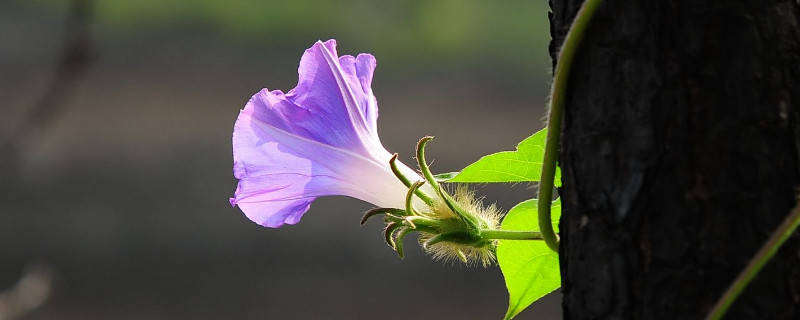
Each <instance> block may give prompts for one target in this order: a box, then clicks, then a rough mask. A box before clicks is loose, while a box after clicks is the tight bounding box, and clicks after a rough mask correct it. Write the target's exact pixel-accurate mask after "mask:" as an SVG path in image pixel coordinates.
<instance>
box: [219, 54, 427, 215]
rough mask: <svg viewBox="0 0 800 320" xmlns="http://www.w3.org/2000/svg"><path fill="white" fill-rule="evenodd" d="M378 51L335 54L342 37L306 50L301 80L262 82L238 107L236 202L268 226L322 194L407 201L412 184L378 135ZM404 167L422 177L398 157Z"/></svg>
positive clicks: (388, 203)
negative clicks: (283, 85) (278, 84)
mask: <svg viewBox="0 0 800 320" xmlns="http://www.w3.org/2000/svg"><path fill="white" fill-rule="evenodd" d="M375 65H376V62H375V57H373V56H372V55H370V54H364V53H362V54H359V55H358V56H356V57H353V56H349V55H345V56H341V57H339V56H338V55H337V53H336V41H335V40H328V41H325V42H321V41H318V42H317V43H315V44H314V45H313V46H312V47H311V48H309V49H308V50H306V51H305V54H303V57H302V59H301V60H300V67H299V69H298V73H299V81H298V83H297V86H296V87H295V88H294V89H292V90H290V91H289V92H287V93H285V94H284V93H283V92H282V91H280V90H274V91H269V90H268V89H263V90H261V91H260V92H258V93H256V94H255V95H254V96H253V97H252V98H251V99H250V101H249V102H248V103H247V104H246V105H245V107H244V109H242V110H241V112H240V113H239V117H238V119H237V120H236V124H235V126H234V130H233V162H234V164H233V171H234V176H235V177H236V178H237V179H239V184H238V187H237V188H236V192H235V194H234V196H233V198H231V199H230V202H231V205H234V206H239V208H240V209H241V210H242V211H243V212H244V214H245V215H246V216H247V217H248V218H249V219H250V220H253V221H254V222H256V223H258V224H260V225H263V226H266V227H273V228H275V227H280V226H282V225H284V224H295V223H297V222H299V221H300V218H301V217H302V216H303V214H304V213H305V212H306V211H307V210H308V209H309V206H310V205H311V202H312V201H313V200H314V199H315V198H317V197H320V196H331V195H344V196H350V197H353V198H357V199H361V200H363V201H366V202H369V203H372V204H374V205H376V206H379V207H384V208H404V206H405V202H406V201H405V197H406V194H407V193H408V188H407V187H406V186H405V185H404V184H403V183H402V182H401V181H400V180H398V178H397V177H396V176H395V174H394V173H393V172H392V170H391V168H390V166H389V160H390V159H391V158H392V154H390V153H389V152H388V151H386V149H385V148H384V147H383V145H382V144H381V142H380V139H379V138H378V129H377V120H378V104H377V101H376V99H375V96H374V95H373V93H372V87H371V85H372V75H373V71H374V70H375ZM396 164H397V166H398V170H399V171H400V172H401V173H402V174H403V175H405V176H406V177H408V178H409V179H411V180H412V181H414V180H422V178H421V177H420V176H419V175H418V174H417V173H416V172H415V171H414V170H412V169H411V168H409V167H407V166H405V165H403V164H402V163H400V162H399V161H398V162H397V163H396Z"/></svg>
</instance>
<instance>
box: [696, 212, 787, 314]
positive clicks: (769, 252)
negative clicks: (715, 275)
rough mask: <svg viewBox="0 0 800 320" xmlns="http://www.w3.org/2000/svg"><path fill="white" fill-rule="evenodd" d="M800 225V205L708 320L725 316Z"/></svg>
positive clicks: (746, 268) (732, 284)
mask: <svg viewBox="0 0 800 320" xmlns="http://www.w3.org/2000/svg"><path fill="white" fill-rule="evenodd" d="M798 201H799V202H800V199H798ZM798 225H800V203H798V204H797V206H796V207H794V209H792V212H791V213H790V214H789V216H787V217H786V219H784V220H783V223H781V225H780V226H779V227H778V229H777V230H775V232H774V233H773V234H772V236H771V237H770V238H769V240H767V242H766V243H764V246H762V247H761V249H759V250H758V253H756V255H755V257H753V259H751V260H750V262H749V263H748V264H747V267H745V268H744V270H742V273H740V274H739V276H738V277H736V280H734V281H733V283H731V286H730V287H728V290H726V291H725V293H724V294H723V295H722V297H721V298H720V299H719V301H717V304H716V305H714V309H711V312H710V313H709V314H708V316H707V317H706V320H718V319H721V318H722V316H724V315H725V312H727V311H728V308H730V306H731V305H732V304H733V302H734V301H736V298H737V297H739V295H740V294H741V293H742V291H743V290H744V288H745V287H747V285H748V284H750V282H751V281H753V278H755V277H756V275H758V273H759V271H761V269H762V268H763V267H764V265H765V264H766V263H767V261H769V259H770V258H772V256H774V255H775V253H776V252H778V248H780V247H781V245H783V243H784V242H786V240H787V239H789V236H791V235H792V233H794V231H795V230H796V229H797V226H798Z"/></svg>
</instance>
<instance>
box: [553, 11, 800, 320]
mask: <svg viewBox="0 0 800 320" xmlns="http://www.w3.org/2000/svg"><path fill="white" fill-rule="evenodd" d="M580 3H581V0H552V7H553V15H552V19H551V22H552V30H553V38H554V41H553V45H552V46H551V47H552V48H557V47H558V45H559V44H560V43H561V41H562V40H563V38H564V36H565V35H566V31H567V29H568V27H569V24H570V23H571V21H572V18H573V17H574V15H575V13H576V11H577V8H578V7H579V6H580ZM799 22H800V1H798V0H784V1H768V0H752V1H736V0H696V1H690V0H686V1H677V0H672V1H669V0H606V1H605V3H603V5H602V6H601V8H600V9H599V11H598V13H597V16H596V17H595V19H594V20H593V21H592V24H591V25H590V27H589V32H588V34H587V37H586V39H585V40H584V43H583V44H582V46H581V48H580V50H579V53H578V55H577V57H576V62H575V65H574V67H573V72H572V78H571V80H570V85H569V91H568V93H567V95H568V98H567V106H566V109H565V112H566V113H565V122H564V129H563V140H562V141H563V142H562V150H561V166H562V170H563V182H564V187H563V189H562V190H560V191H561V195H562V197H563V201H564V202H563V210H564V215H563V217H562V220H561V230H562V233H561V236H562V243H561V266H562V269H561V270H562V277H563V289H562V290H563V293H564V305H563V306H564V314H565V318H566V319H702V318H703V317H705V315H706V314H707V312H708V311H709V310H710V309H711V307H712V306H713V304H714V303H715V302H716V300H717V299H718V298H719V297H720V295H721V294H722V292H723V291H724V290H725V288H726V287H727V286H728V285H729V284H730V283H731V281H732V280H733V279H734V278H735V277H736V275H737V274H738V273H739V272H740V271H741V270H742V269H743V268H744V266H745V265H746V263H747V261H748V260H749V259H750V258H751V257H752V256H753V255H754V253H755V252H756V250H758V248H759V247H760V246H761V245H762V244H763V243H764V242H765V240H766V239H767V238H768V237H769V235H770V234H771V233H772V232H773V230H774V229H775V227H776V226H777V225H778V224H779V223H780V222H781V221H782V220H783V218H784V217H785V216H786V215H787V214H788V213H789V211H790V210H791V209H792V208H793V207H794V206H795V202H796V200H795V199H796V198H795V196H796V192H797V191H798V190H797V188H798V186H800V161H799V159H800V146H799V144H798V141H800V139H799V138H800V26H798V23H799ZM553 51H554V50H553ZM799 304H800V237H798V235H797V234H795V236H793V237H792V238H791V239H790V240H789V241H788V242H787V244H786V245H785V246H784V247H783V248H782V249H781V250H780V251H779V253H778V255H776V257H775V258H774V259H773V260H772V261H771V262H770V263H769V264H768V265H767V266H766V268H765V269H764V270H763V271H762V273H761V274H760V275H759V276H758V277H757V278H756V280H755V281H754V282H753V283H752V284H751V285H750V287H749V288H748V289H746V290H745V292H744V294H743V296H742V297H740V299H739V300H738V301H737V302H736V303H735V304H734V306H733V308H732V309H731V310H730V311H729V313H728V317H727V318H726V319H800V307H799V306H798V305H799Z"/></svg>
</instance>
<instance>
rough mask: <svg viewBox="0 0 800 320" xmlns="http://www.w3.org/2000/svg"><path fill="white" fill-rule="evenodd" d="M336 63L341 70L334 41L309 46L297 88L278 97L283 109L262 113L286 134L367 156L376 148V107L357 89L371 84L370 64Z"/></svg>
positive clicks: (367, 57)
mask: <svg viewBox="0 0 800 320" xmlns="http://www.w3.org/2000/svg"><path fill="white" fill-rule="evenodd" d="M341 59H342V61H344V64H345V66H346V67H345V68H343V67H342V66H341V65H340V63H339V62H340V59H338V58H337V56H336V41H335V40H328V41H327V42H325V43H323V42H317V43H315V44H314V46H312V47H311V48H309V49H308V50H306V52H305V54H303V58H302V59H301V60H300V67H299V68H298V73H299V81H298V83H297V87H295V88H294V89H292V90H290V91H289V92H288V93H286V95H285V96H284V97H282V98H283V100H284V101H285V102H284V103H281V104H276V105H275V108H274V109H271V110H265V111H271V112H272V113H276V114H278V115H279V116H282V117H283V118H284V119H285V120H288V121H283V122H282V123H279V124H277V125H276V127H278V128H280V129H282V130H284V131H286V132H297V133H298V134H299V135H301V136H303V137H305V138H309V139H312V140H316V141H319V142H322V143H325V144H328V145H331V146H335V147H342V148H347V149H350V150H353V151H358V152H361V153H362V154H368V152H369V149H370V148H371V147H372V146H373V145H380V141H379V140H378V135H377V103H376V101H375V97H374V96H373V95H372V90H371V89H369V88H368V89H367V90H365V89H364V87H363V84H370V83H371V81H372V72H373V70H374V66H375V62H374V60H375V59H374V57H372V56H371V55H364V56H363V57H360V58H358V59H354V58H352V57H348V56H345V57H342V58H341ZM351 60H355V61H351ZM356 61H357V62H358V63H355V62H356ZM356 65H358V66H359V67H357V68H356V67H355V66H356ZM277 92H279V91H277ZM277 92H276V93H277ZM256 117H258V118H260V119H262V120H268V119H265V118H264V117H261V116H260V115H256Z"/></svg>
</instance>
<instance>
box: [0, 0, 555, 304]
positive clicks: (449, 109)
mask: <svg viewBox="0 0 800 320" xmlns="http://www.w3.org/2000/svg"><path fill="white" fill-rule="evenodd" d="M91 2H92V3H93V10H92V14H91V24H90V34H91V59H90V60H89V64H88V69H86V72H85V73H84V74H83V75H82V76H80V77H76V78H74V79H71V80H70V81H72V83H71V85H74V86H72V87H69V90H67V92H66V94H65V95H64V96H63V97H62V98H61V99H58V101H57V102H56V104H55V105H54V107H53V108H52V110H51V111H52V112H50V113H48V114H47V115H46V121H43V122H42V125H41V127H39V128H36V130H25V129H24V126H26V125H28V123H27V121H28V115H29V114H30V112H31V110H33V109H34V108H36V106H37V104H38V103H39V101H40V100H41V98H42V95H43V92H45V91H46V90H47V88H48V86H49V85H50V84H51V81H53V78H54V76H55V75H54V74H55V69H56V68H57V61H58V59H59V56H60V53H61V52H62V50H63V46H64V42H65V37H66V31H65V30H69V28H68V27H67V24H68V19H67V16H68V12H69V10H68V8H69V3H70V1H66V0H60V1H59V0H49V1H45V0H6V1H2V2H0V70H1V71H0V101H2V103H1V104H0V106H1V107H0V108H1V109H0V142H3V143H6V144H7V145H12V146H13V148H11V149H10V150H12V151H6V152H5V155H4V157H0V161H4V162H6V163H5V164H4V165H6V167H11V168H13V170H11V171H10V172H7V173H6V174H5V175H4V176H2V177H0V179H2V180H0V186H1V187H2V189H1V190H0V191H2V193H0V290H3V289H4V288H10V287H12V286H13V285H14V283H15V282H16V281H17V280H18V279H19V277H20V274H21V273H22V271H23V270H24V268H25V267H26V266H27V265H30V264H31V263H35V262H37V261H38V262H44V263H46V264H47V265H49V266H50V267H51V268H52V269H53V270H54V272H55V278H54V279H55V280H54V283H53V290H52V294H51V295H50V298H49V300H48V301H47V302H46V303H45V304H44V305H43V306H42V307H41V308H39V309H37V310H35V311H33V312H32V313H30V314H29V315H28V316H26V317H25V318H24V319H339V318H341V319H442V318H461V319H487V318H489V319H498V318H501V317H502V315H503V314H504V312H505V308H506V305H507V294H506V292H505V287H504V284H503V280H502V276H501V274H500V270H499V268H497V267H492V268H487V269H484V268H480V267H465V266H462V265H450V264H442V263H441V262H436V261H431V260H430V259H429V258H428V257H426V256H425V255H424V253H422V252H421V251H420V250H419V249H418V248H416V246H413V245H412V244H411V242H412V240H408V239H407V244H406V248H407V249H406V250H407V251H408V252H407V255H406V258H405V260H400V259H399V258H397V256H396V255H395V253H394V252H393V251H392V250H391V249H390V248H388V247H387V246H386V245H385V244H384V243H383V242H382V236H381V230H382V226H381V225H380V224H379V223H377V222H374V221H373V222H371V223H368V224H367V225H366V226H363V227H360V226H359V225H358V220H359V219H360V217H361V213H362V212H364V211H365V210H367V209H369V208H370V206H369V204H366V203H363V202H360V201H358V200H354V199H349V198H344V197H329V198H322V199H319V200H317V201H316V202H315V203H314V204H313V205H312V208H311V210H310V211H309V212H308V213H307V214H306V215H305V216H304V218H303V221H301V223H299V224H298V225H295V226H287V227H284V228H281V229H267V228H262V227H260V226H258V225H256V224H254V223H252V222H250V221H249V220H248V219H247V218H245V217H244V216H243V215H242V214H241V212H240V211H239V210H238V209H237V208H231V207H230V205H229V204H228V197H230V196H231V195H232V194H233V191H234V189H235V186H236V180H235V179H234V178H233V177H232V169H231V166H232V157H231V146H230V141H231V140H230V139H231V131H232V127H233V122H234V121H235V119H236V116H237V114H238V111H239V109H240V108H241V107H242V106H243V105H244V103H245V102H247V100H248V99H249V98H250V96H251V95H252V94H253V93H255V92H257V91H259V90H260V89H261V88H263V87H268V88H270V89H282V90H284V91H287V90H289V89H291V88H292V87H294V85H295V84H296V81H297V64H298V62H299V59H300V56H301V55H302V53H303V51H304V50H305V49H306V48H308V47H310V46H311V45H312V44H313V43H314V42H315V41H316V40H320V39H321V40H326V39H329V38H335V39H337V40H338V43H339V47H338V50H339V53H340V54H358V53H360V52H370V53H372V54H373V55H375V56H376V57H377V59H378V68H377V70H376V73H375V79H374V81H373V89H374V92H375V94H376V96H377V98H378V101H379V106H380V118H379V125H378V126H379V131H380V134H381V139H382V141H383V142H384V145H385V146H386V148H387V149H388V150H390V151H392V152H398V153H400V158H401V160H403V161H404V162H406V163H407V164H412V163H413V160H412V159H411V155H412V152H413V150H414V146H415V143H416V141H417V140H418V139H419V138H420V137H422V136H424V135H435V136H436V140H434V141H433V142H432V143H431V144H430V146H429V149H428V154H429V157H430V158H431V159H432V160H434V163H433V167H432V168H433V170H435V171H437V172H447V171H455V170H459V169H461V168H463V167H464V166H465V165H467V164H469V163H471V162H472V161H475V160H477V159H478V158H479V157H480V156H482V155H485V154H487V153H492V152H497V151H501V150H509V149H513V147H514V146H515V145H516V143H517V142H519V141H520V140H522V139H523V138H525V137H526V136H528V135H530V134H532V133H533V132H535V131H536V130H538V129H540V128H542V127H543V122H542V119H543V115H544V104H545V100H546V94H547V88H548V85H549V78H550V65H551V64H550V61H549V57H548V53H547V45H548V42H549V26H548V22H547V11H548V8H547V2H546V1H544V0H538V1H532V0H525V1H512V0H509V1H485V0H484V1H481V0H437V1H434V0H428V1H422V0H419V1H375V0H348V1H311V0H303V1H256V0H235V1H233V0H231V1H221V0H166V1H165V0H137V1H123V0H97V1H91ZM17 132H26V134H25V135H24V136H23V137H18V136H15V133H17ZM478 188H479V193H481V194H483V195H485V196H486V199H485V201H486V202H497V203H498V205H499V206H501V207H503V208H504V209H508V208H510V207H511V206H513V205H514V204H515V203H517V202H519V201H521V200H524V199H527V198H530V197H531V196H532V194H533V189H532V188H531V186H528V185H524V184H517V185H513V186H508V185H504V186H495V185H489V186H478ZM509 190H510V191H509ZM558 303H559V297H558V296H557V294H556V295H551V296H549V297H548V298H546V299H544V300H543V301H541V302H537V303H536V304H534V305H533V307H532V308H531V309H530V310H528V311H525V312H523V313H522V314H521V315H520V317H519V318H522V319H525V318H537V319H555V318H559V317H560V310H559V309H560V306H559V304H558Z"/></svg>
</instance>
